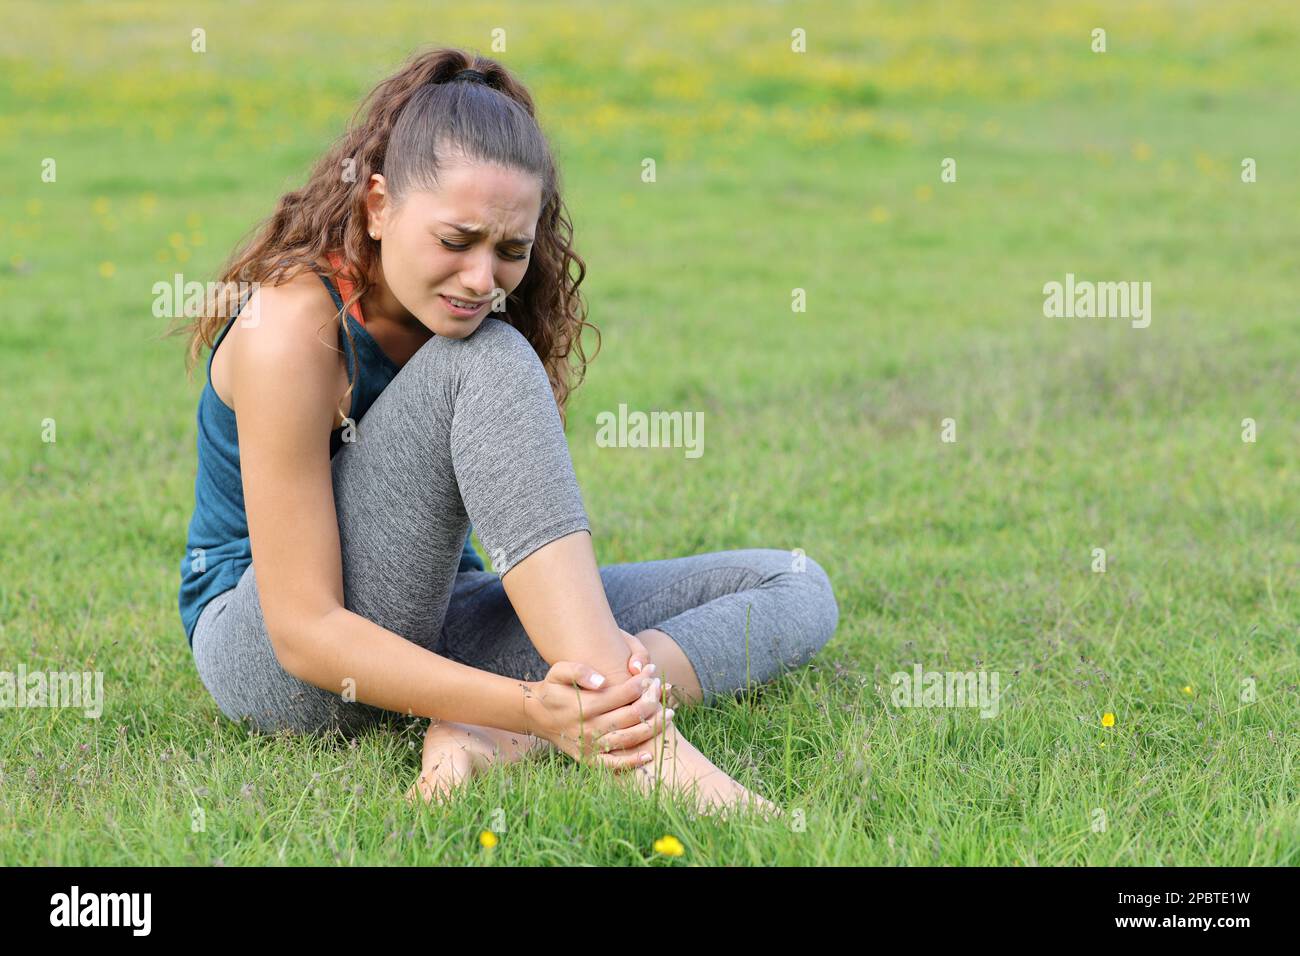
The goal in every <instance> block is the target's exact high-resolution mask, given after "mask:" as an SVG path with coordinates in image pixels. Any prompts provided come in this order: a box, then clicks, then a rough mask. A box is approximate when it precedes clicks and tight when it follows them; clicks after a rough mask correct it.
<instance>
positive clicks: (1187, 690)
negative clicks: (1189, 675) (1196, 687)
mask: <svg viewBox="0 0 1300 956" xmlns="http://www.w3.org/2000/svg"><path fill="white" fill-rule="evenodd" d="M1183 693H1184V694H1186V695H1187V696H1188V697H1191V696H1192V685H1191V684H1188V685H1187V686H1186V687H1184V688H1183Z"/></svg>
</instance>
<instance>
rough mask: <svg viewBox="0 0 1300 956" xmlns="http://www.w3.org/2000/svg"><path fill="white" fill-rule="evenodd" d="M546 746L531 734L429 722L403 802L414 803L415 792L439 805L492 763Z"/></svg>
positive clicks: (510, 761)
mask: <svg viewBox="0 0 1300 956" xmlns="http://www.w3.org/2000/svg"><path fill="white" fill-rule="evenodd" d="M549 747H550V744H548V743H547V742H546V741H544V740H542V739H541V738H539V737H534V736H532V735H531V734H518V733H515V732H513V731H510V730H498V729H497V728H495V727H479V726H476V725H474V724H458V723H455V722H453V721H450V720H441V721H439V720H432V721H430V722H429V729H428V730H427V731H426V732H425V734H424V753H423V755H422V757H421V760H420V777H419V779H418V780H417V781H416V782H415V783H414V784H413V785H412V786H411V788H410V789H409V790H408V791H406V801H407V803H414V802H415V797H416V794H417V793H418V794H419V795H420V796H422V797H423V798H424V802H425V803H430V802H432V801H434V800H437V801H438V802H439V803H443V802H445V801H446V800H447V799H448V798H449V797H451V795H452V794H453V792H454V791H455V790H456V788H457V787H460V786H462V785H463V784H464V783H465V782H466V781H467V780H469V779H470V778H471V777H472V776H474V775H475V774H479V773H482V772H483V771H484V770H486V769H487V768H488V767H490V766H491V765H492V764H494V763H514V762H515V761H517V760H522V759H523V758H524V757H526V756H528V755H529V754H531V753H534V752H537V751H541V750H545V749H547V748H549Z"/></svg>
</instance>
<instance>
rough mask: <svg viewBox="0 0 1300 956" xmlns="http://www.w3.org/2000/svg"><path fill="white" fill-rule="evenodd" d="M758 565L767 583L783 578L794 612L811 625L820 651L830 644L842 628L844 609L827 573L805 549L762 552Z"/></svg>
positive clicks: (765, 550) (812, 636)
mask: <svg viewBox="0 0 1300 956" xmlns="http://www.w3.org/2000/svg"><path fill="white" fill-rule="evenodd" d="M757 563H758V566H759V569H760V570H761V571H762V572H763V573H764V576H765V580H771V579H773V578H779V579H780V581H781V586H782V587H783V588H788V589H790V591H791V604H790V611H791V613H792V614H795V615H796V616H797V617H798V619H799V620H800V621H802V622H804V623H805V624H806V625H807V627H808V630H809V638H810V639H811V640H813V641H815V642H816V644H817V646H818V647H821V646H822V645H823V644H825V643H826V642H827V641H829V640H830V639H831V636H832V635H833V634H834V633H835V629H836V627H838V626H839V619H840V608H839V603H838V602H837V601H836V600H835V589H834V588H833V587H832V585H831V579H830V575H828V574H827V573H826V569H825V568H823V567H822V566H821V565H820V564H818V563H817V561H815V560H814V559H813V558H810V557H809V556H808V555H807V554H806V553H805V552H804V550H803V549H802V548H794V549H792V550H790V551H781V550H779V549H776V548H763V549H758V559H757Z"/></svg>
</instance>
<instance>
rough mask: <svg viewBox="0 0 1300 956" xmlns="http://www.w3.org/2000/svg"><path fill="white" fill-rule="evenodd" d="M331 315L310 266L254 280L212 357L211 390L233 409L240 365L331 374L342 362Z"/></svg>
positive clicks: (327, 298)
mask: <svg viewBox="0 0 1300 956" xmlns="http://www.w3.org/2000/svg"><path fill="white" fill-rule="evenodd" d="M325 268H327V267H325ZM337 318H338V315H337V312H336V310H335V307H334V303H333V300H332V299H331V298H330V294H329V290H328V289H326V287H325V284H324V283H323V282H322V281H321V279H320V276H319V275H317V274H316V273H315V272H313V271H311V270H310V269H307V270H304V271H302V272H299V273H298V274H296V275H294V276H291V277H288V278H285V279H281V280H279V281H277V282H275V283H274V284H271V283H265V282H263V283H257V284H256V285H255V286H254V289H253V292H252V295H250V296H249V298H248V300H247V301H246V302H245V304H244V307H243V308H242V309H241V310H240V313H239V316H238V318H237V319H236V320H235V321H234V322H233V323H232V325H231V327H230V331H229V332H228V333H227V334H226V337H225V340H224V341H222V343H221V345H220V347H219V348H218V350H217V354H216V355H215V356H213V362H212V386H213V389H214V390H215V391H216V392H217V395H218V397H220V398H221V399H222V401H224V402H226V404H227V405H230V406H231V407H232V408H233V407H234V404H233V400H234V397H235V391H236V382H237V381H238V380H239V378H240V377H241V375H240V372H242V371H243V370H245V369H251V368H258V369H266V368H276V369H278V370H279V372H280V373H281V374H282V375H289V376H295V375H298V374H300V373H303V372H308V373H309V374H313V375H319V374H330V375H335V374H337V371H338V369H339V368H340V367H341V362H342V355H341V353H340V351H339V345H338V334H337V331H336V329H337ZM227 346H229V347H227ZM344 378H345V379H346V371H344Z"/></svg>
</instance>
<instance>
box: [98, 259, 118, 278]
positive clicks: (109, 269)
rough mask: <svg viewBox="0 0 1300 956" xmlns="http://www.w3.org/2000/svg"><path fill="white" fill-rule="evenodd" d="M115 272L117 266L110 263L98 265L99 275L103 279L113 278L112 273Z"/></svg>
mask: <svg viewBox="0 0 1300 956" xmlns="http://www.w3.org/2000/svg"><path fill="white" fill-rule="evenodd" d="M115 272H117V266H115V265H113V263H111V262H101V263H100V264H99V274H100V275H102V276H103V277H104V278H105V279H111V278H113V273H115Z"/></svg>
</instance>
